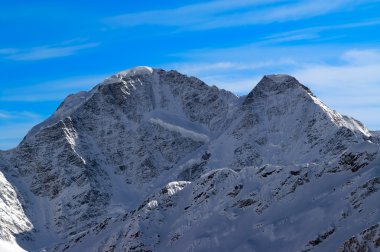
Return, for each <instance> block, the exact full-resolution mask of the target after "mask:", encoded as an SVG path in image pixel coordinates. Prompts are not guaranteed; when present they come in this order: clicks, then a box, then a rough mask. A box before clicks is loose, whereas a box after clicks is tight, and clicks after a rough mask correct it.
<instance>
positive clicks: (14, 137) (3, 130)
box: [0, 110, 46, 150]
mask: <svg viewBox="0 0 380 252" xmlns="http://www.w3.org/2000/svg"><path fill="white" fill-rule="evenodd" d="M45 117H46V116H43V115H40V114H36V113H34V112H31V111H4V110H0V150H6V149H10V148H13V147H16V145H17V144H18V143H19V142H20V141H21V139H22V138H23V137H24V136H25V135H26V133H27V132H28V131H29V130H30V129H31V128H32V127H33V126H34V125H36V124H38V123H40V122H41V121H42V120H43V119H44V118H45Z"/></svg>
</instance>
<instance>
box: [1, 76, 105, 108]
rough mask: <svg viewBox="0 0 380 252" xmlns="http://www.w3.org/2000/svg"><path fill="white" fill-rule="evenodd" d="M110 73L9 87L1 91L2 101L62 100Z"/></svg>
mask: <svg viewBox="0 0 380 252" xmlns="http://www.w3.org/2000/svg"><path fill="white" fill-rule="evenodd" d="M109 75H110V74H99V75H91V76H78V77H71V78H65V79H60V80H52V81H46V82H42V83H36V84H30V85H28V86H27V87H18V88H16V87H11V86H10V87H9V88H4V89H3V90H1V92H0V101H23V102H44V101H62V100H63V99H64V98H65V97H66V96H67V95H69V94H70V93H75V92H79V91H82V90H89V89H90V88H92V87H94V86H95V85H96V84H98V83H100V82H102V81H103V80H104V79H105V78H106V77H107V76H109Z"/></svg>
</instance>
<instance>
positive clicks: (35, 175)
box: [0, 67, 380, 251]
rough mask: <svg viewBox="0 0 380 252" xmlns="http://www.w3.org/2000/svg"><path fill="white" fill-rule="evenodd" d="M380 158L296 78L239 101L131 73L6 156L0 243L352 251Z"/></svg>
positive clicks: (148, 71) (370, 208)
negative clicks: (353, 240) (350, 248)
mask: <svg viewBox="0 0 380 252" xmlns="http://www.w3.org/2000/svg"><path fill="white" fill-rule="evenodd" d="M379 165H380V157H379V141H378V134H377V133H374V132H370V131H368V129H366V128H365V126H364V125H362V124H361V123H360V122H358V121H357V120H355V119H353V118H350V117H347V116H342V115H340V114H339V113H337V112H336V111H333V110H331V109H329V108H328V107H327V106H326V105H325V104H323V102H321V101H320V100H319V99H318V98H317V97H315V96H314V95H313V93H312V92H311V91H310V90H309V89H308V88H307V87H305V86H304V85H302V84H300V83H299V82H298V81H297V80H296V79H295V78H294V77H291V76H288V75H268V76H264V77H263V79H262V80H261V81H260V82H259V83H258V84H257V86H256V87H255V88H254V89H253V90H252V91H251V92H250V93H249V94H248V95H247V96H243V97H236V96H235V95H233V94H232V93H230V92H228V91H225V90H220V89H218V88H216V87H209V86H207V85H206V84H205V83H203V82H202V81H200V80H199V79H196V78H194V77H188V76H185V75H182V74H180V73H178V72H176V71H164V70H161V69H153V68H150V67H136V68H133V69H129V70H125V71H122V72H120V73H117V74H115V75H113V76H111V77H109V78H108V79H106V80H105V81H104V82H103V83H100V84H99V85H97V86H96V87H94V88H93V89H92V90H90V91H88V92H80V93H78V94H75V95H71V96H69V97H67V98H66V99H65V101H64V102H63V103H62V104H61V105H60V106H59V108H58V109H57V111H56V112H55V113H54V114H53V115H52V116H51V117H50V118H49V119H47V120H46V121H45V122H43V123H41V124H39V125H37V126H35V127H34V128H33V129H32V130H31V131H30V132H29V133H28V134H27V136H26V137H25V138H24V140H23V141H22V142H21V143H20V145H19V146H18V147H17V148H15V149H13V150H10V151H6V152H0V172H1V174H3V176H2V177H0V183H1V184H2V188H3V189H2V191H1V195H2V196H1V199H2V201H0V211H1V212H3V213H12V214H0V221H1V223H2V225H1V230H0V231H1V232H0V238H1V240H4V241H10V242H13V243H14V244H15V243H17V244H18V245H19V246H21V247H22V248H23V249H25V250H28V251H30V250H35V251H41V250H46V251H210V250H212V251H216V250H217V251H264V250H265V251H310V250H317V251H334V250H335V251H337V250H338V249H339V248H343V251H345V250H344V249H345V248H346V247H347V246H348V247H350V246H351V247H352V246H354V245H352V244H353V242H350V241H351V240H350V239H351V237H352V236H354V235H356V236H355V237H357V238H356V239H357V242H356V240H355V244H356V245H355V246H360V244H362V243H361V241H362V238H360V237H362V236H363V233H362V232H363V231H364V230H367V229H369V228H371V227H372V226H373V225H376V224H377V223H379V222H380V213H379V210H380V209H379V204H378V200H379V196H380V194H379V188H380V177H379V171H380V170H379ZM1 212H0V213H1ZM374 237H375V236H374ZM371 241H373V244H372V245H370V246H372V247H370V248H371V249H372V250H376V249H377V248H378V247H376V246H377V245H376V244H377V243H376V242H377V241H376V239H375V238H373V239H372V240H371ZM347 242H348V243H347ZM358 244H359V245H358ZM366 246H367V245H366ZM368 246H369V245H368ZM348 247H347V248H348ZM370 251H371V250H370Z"/></svg>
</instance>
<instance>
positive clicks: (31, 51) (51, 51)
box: [0, 43, 99, 61]
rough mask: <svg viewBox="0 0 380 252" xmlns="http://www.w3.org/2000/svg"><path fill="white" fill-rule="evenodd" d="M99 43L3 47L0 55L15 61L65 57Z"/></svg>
mask: <svg viewBox="0 0 380 252" xmlns="http://www.w3.org/2000/svg"><path fill="white" fill-rule="evenodd" d="M98 45H99V43H84V44H77V45H66V43H64V44H62V45H55V46H40V47H33V48H26V49H19V48H3V49H0V56H1V57H3V58H5V59H9V60H15V61H35V60H45V59H52V58H60V57H67V56H70V55H74V54H76V53H77V52H79V51H81V50H84V49H89V48H93V47H97V46H98Z"/></svg>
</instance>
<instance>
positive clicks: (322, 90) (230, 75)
mask: <svg viewBox="0 0 380 252" xmlns="http://www.w3.org/2000/svg"><path fill="white" fill-rule="evenodd" d="M1 5H2V6H1V9H0V27H1V28H2V29H1V39H0V77H1V84H0V149H9V148H12V147H15V146H16V145H17V144H18V143H19V142H20V140H21V139H22V137H23V136H24V135H25V134H26V132H27V131H28V130H29V129H30V128H31V127H32V126H33V125H35V124H37V123H39V122H41V121H42V120H44V119H45V118H47V117H48V116H49V115H50V114H51V113H53V112H54V110H55V109H56V108H57V106H58V105H59V104H60V102H61V101H62V100H63V99H64V98H65V97H66V96H67V95H68V94H70V93H74V92H78V91H80V90H88V89H90V88H91V87H93V86H94V85H96V84H97V83H99V82H101V81H102V80H103V79H104V78H105V77H107V76H109V75H111V74H113V73H115V72H119V71H121V70H124V69H127V68H130V67H133V66H137V65H149V66H153V67H159V68H164V69H177V70H178V71H180V72H183V73H185V74H189V75H194V76H197V77H199V78H201V79H202V80H204V81H205V82H206V83H208V84H210V85H216V86H218V87H221V88H225V89H227V90H230V91H233V92H235V93H237V94H239V95H242V94H246V93H248V92H249V91H250V90H251V89H252V88H253V87H254V86H255V85H256V84H257V82H258V81H259V80H260V78H261V77H262V76H263V75H264V74H270V73H288V74H291V75H294V76H295V77H296V78H297V79H299V80H300V81H301V82H303V83H304V84H305V85H307V86H309V87H310V88H311V89H312V90H313V91H314V93H315V94H316V95H317V96H318V97H319V98H321V99H322V100H323V101H324V102H325V103H326V104H327V105H329V106H330V107H331V108H333V109H335V110H337V111H339V112H341V113H342V114H348V115H350V116H353V117H355V118H357V119H359V120H361V121H362V122H364V124H366V125H367V127H369V128H370V129H373V130H376V129H380V116H379V115H380V14H379V13H380V1H376V0H373V1H369V0H367V1H366V0H355V1H354V0H331V1H326V0H304V1H286V0H278V1H276V0H233V1H232V0H218V1H168V0H154V1H153V0H148V1H121V0H115V1H113V0H110V1H87V0H84V1H71V0H67V1H44V0H36V1H2V2H1Z"/></svg>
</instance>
